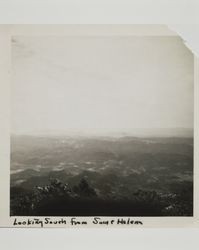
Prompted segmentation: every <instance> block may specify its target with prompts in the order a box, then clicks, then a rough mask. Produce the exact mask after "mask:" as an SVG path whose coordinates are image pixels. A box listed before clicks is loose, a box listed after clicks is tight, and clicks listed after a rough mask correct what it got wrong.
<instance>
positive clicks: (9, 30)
mask: <svg viewBox="0 0 199 250" xmlns="http://www.w3.org/2000/svg"><path fill="white" fill-rule="evenodd" d="M0 30H1V31H0V32H1V39H0V41H1V46H0V49H1V50H0V55H1V63H2V65H1V66H2V67H1V77H2V79H1V81H0V84H1V91H0V100H1V105H0V107H1V110H0V115H1V120H2V121H3V122H1V125H0V126H1V127H0V138H1V143H0V147H1V148H0V152H3V154H1V156H0V166H1V169H0V178H1V179H0V192H1V193H0V195H1V212H0V225H1V226H6V227H9V226H12V223H13V219H14V218H10V217H9V127H10V118H9V110H10V107H9V106H10V104H9V101H10V85H9V83H10V63H11V61H10V37H11V36H17V35H38V34H42V35H69V36H70V35H79V34H82V33H83V34H87V35H91V34H92V35H99V34H100V35H102V34H109V35H112V36H113V35H126V34H128V35H146V34H147V35H160V34H161V35H163V36H164V35H167V36H168V35H171V36H175V35H176V34H175V33H174V32H171V31H170V30H168V28H167V27H166V26H163V25H160V26H159V25H158V26H157V25H151V26H142V27H140V26H139V25H132V26H131V25H127V26H126V27H125V29H123V28H122V26H120V25H119V26H115V27H113V28H112V26H110V25H106V26H100V33H99V34H96V30H97V29H96V28H95V27H94V26H87V25H85V26H81V27H80V26H78V25H77V26H72V27H71V26H67V25H66V26H43V25H40V26H34V25H25V26H24V25H16V26H12V25H11V26H7V27H5V26H1V27H0ZM197 65H198V61H197V60H196V61H195V68H197V67H198V66H197ZM196 73H197V71H196ZM196 77H198V75H196ZM196 81H198V78H197V79H196ZM195 87H196V88H197V87H198V85H195ZM196 93H197V91H195V94H196ZM195 100H197V101H198V97H196V98H195ZM195 107H196V105H195ZM195 112H196V111H195ZM196 119H198V118H197V117H196ZM196 122H198V121H197V120H195V123H196ZM195 133H196V130H195ZM197 136H198V135H197ZM195 141H196V140H195ZM2 142H3V143H2ZM195 150H198V148H196V146H195ZM195 155H197V154H195ZM196 165H197V166H198V159H195V166H194V167H195V169H194V171H195V175H194V178H195V179H194V184H195V189H197V190H198V183H197V182H198V181H196V179H197V176H198V168H196ZM197 194H198V191H196V192H195V198H196V199H195V204H194V206H195V209H194V217H193V218H192V217H183V218H182V217H176V218H175V217H161V218H160V217H155V218H152V217H142V218H141V220H142V221H143V223H144V226H142V227H176V226H177V227H196V226H198V211H199V210H198V199H197V197H198V196H197ZM90 220H91V218H88V221H90ZM90 225H91V226H92V227H93V225H92V224H90ZM110 227H111V226H110ZM124 227H125V226H122V228H124ZM127 227H129V226H127ZM135 227H137V226H135ZM98 228H99V226H98ZM117 228H119V226H117Z"/></svg>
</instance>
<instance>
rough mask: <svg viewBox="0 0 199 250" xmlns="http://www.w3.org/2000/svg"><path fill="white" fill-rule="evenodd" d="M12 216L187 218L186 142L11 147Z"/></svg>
mask: <svg viewBox="0 0 199 250" xmlns="http://www.w3.org/2000/svg"><path fill="white" fill-rule="evenodd" d="M10 190H11V203H10V204H11V215H42V216H45V215H48V216H49V215H52V216H53V215H54V216H55V215H60V216H61V215H73V216H83V215H85V216H89V215H90V216H94V215H104V216H111V215H112V216H116V215H117V216H130V215H131V216H191V215H192V214H193V140H192V139H191V138H134V137H122V138H108V137H100V138H98V137H93V138H85V137H50V138H47V137H30V136H15V137H12V140H11V189H10Z"/></svg>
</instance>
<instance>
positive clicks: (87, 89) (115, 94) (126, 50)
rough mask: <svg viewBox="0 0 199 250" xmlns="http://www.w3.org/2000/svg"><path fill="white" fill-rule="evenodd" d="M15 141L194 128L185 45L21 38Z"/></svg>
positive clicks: (176, 41) (17, 43)
mask: <svg viewBox="0 0 199 250" xmlns="http://www.w3.org/2000/svg"><path fill="white" fill-rule="evenodd" d="M12 65H13V78H12V88H11V91H12V98H11V100H12V110H11V112H12V115H11V117H12V126H11V130H12V132H13V133H22V134H27V133H40V132H45V131H68V130H71V129H72V130H74V131H75V130H77V131H83V132H88V131H95V130H104V131H118V132H125V131H131V130H132V131H133V129H135V128H149V129H156V128H192V127H193V55H192V53H191V52H190V51H189V50H188V49H187V48H186V47H185V46H184V45H183V42H182V40H181V39H180V38H178V37H45V36H44V37H22V36H20V37H14V38H13V42H12Z"/></svg>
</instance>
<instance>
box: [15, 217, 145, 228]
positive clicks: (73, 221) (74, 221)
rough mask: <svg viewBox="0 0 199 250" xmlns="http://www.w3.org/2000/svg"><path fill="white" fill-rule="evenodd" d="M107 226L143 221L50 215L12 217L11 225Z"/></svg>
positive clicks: (133, 223)
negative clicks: (53, 216) (24, 217)
mask: <svg viewBox="0 0 199 250" xmlns="http://www.w3.org/2000/svg"><path fill="white" fill-rule="evenodd" d="M64 225H68V226H74V227H75V226H89V225H90V226H91V225H95V226H97V225H98V226H103V225H104V226H109V225H115V226H116V225H118V226H119V225H121V226H122V225H123V226H133V225H143V222H142V221H140V220H133V219H131V218H111V219H104V218H100V217H93V218H89V219H79V218H76V217H71V218H65V217H63V218H59V219H57V218H56V219H54V218H50V217H45V218H26V219H21V218H14V221H13V226H16V227H21V226H27V227H33V226H36V227H48V226H57V227H58V226H64Z"/></svg>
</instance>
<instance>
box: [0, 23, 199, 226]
mask: <svg viewBox="0 0 199 250" xmlns="http://www.w3.org/2000/svg"><path fill="white" fill-rule="evenodd" d="M28 26H29V25H26V27H24V26H15V27H11V28H7V29H5V30H8V31H7V33H6V31H5V30H4V33H3V34H4V35H5V33H6V34H7V40H6V41H5V44H7V46H8V47H7V48H8V50H9V54H7V56H5V58H7V57H9V60H8V62H7V66H8V67H9V69H10V71H9V74H8V81H9V83H8V85H9V87H7V89H6V87H5V91H7V99H6V100H8V102H9V105H8V109H7V110H8V113H7V114H9V119H8V126H7V132H8V133H7V137H6V135H5V134H4V138H5V139H7V143H8V144H7V149H8V151H7V152H6V153H5V154H4V157H5V159H7V164H6V165H5V166H4V171H5V172H4V173H6V176H7V179H8V180H7V181H6V182H5V183H4V186H5V188H4V196H5V194H6V199H5V200H6V201H7V204H6V205H7V206H5V210H4V212H2V213H1V214H0V218H1V221H0V223H1V224H2V226H11V227H12V226H14V227H21V226H22V227H52V226H53V227H74V226H75V227H78V226H83V227H86V226H89V227H97V226H100V227H108V226H109V227H150V226H151V227H153V226H161V227H164V226H178V225H179V226H193V225H195V224H196V221H197V219H196V216H197V211H196V210H197V204H196V200H195V199H194V197H195V195H196V188H194V187H197V186H196V183H195V175H196V174H197V169H196V167H197V166H196V163H195V162H196V161H194V156H195V154H194V150H195V145H194V142H195V140H194V139H195V138H194V84H195V78H194V74H195V72H194V65H195V58H194V55H193V53H192V52H191V51H190V50H189V49H188V48H187V47H186V46H185V44H184V42H183V40H182V39H181V38H180V37H179V36H178V35H177V34H175V33H173V32H171V31H169V30H168V29H167V28H166V27H164V26H163V27H162V26H158V25H154V26H153V25H145V26H143V25H138V26H133V25H112V26H111V25H107V26H106V25H104V26H103V27H102V26H99V25H90V26H89V25H87V26H84V25H83V26H81V25H79V26H73V25H71V26H70V25H69V26H67V25H66V26H59V25H58V26H52V27H51V29H50V25H46V26H30V29H28ZM61 31H63V32H61ZM4 37H6V36H4ZM2 86H5V84H4V83H3V84H2ZM2 176H3V174H2ZM5 190H6V192H5Z"/></svg>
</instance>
